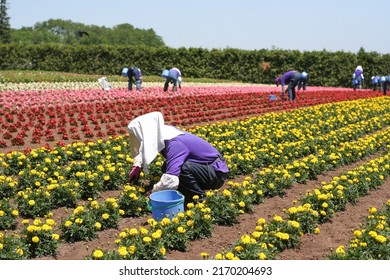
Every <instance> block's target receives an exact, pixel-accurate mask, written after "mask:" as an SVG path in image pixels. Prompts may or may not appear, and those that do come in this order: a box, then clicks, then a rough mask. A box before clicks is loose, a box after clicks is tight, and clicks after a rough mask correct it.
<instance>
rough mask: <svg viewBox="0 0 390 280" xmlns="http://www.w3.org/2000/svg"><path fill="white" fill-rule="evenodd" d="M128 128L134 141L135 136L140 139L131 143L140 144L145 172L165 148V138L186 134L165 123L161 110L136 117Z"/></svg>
mask: <svg viewBox="0 0 390 280" xmlns="http://www.w3.org/2000/svg"><path fill="white" fill-rule="evenodd" d="M128 129H129V131H130V137H131V138H130V141H131V142H134V141H132V140H135V138H136V139H137V140H138V143H131V145H132V146H133V145H135V146H137V144H138V145H139V154H140V155H141V157H142V163H143V166H144V171H145V172H148V165H149V164H150V163H151V162H152V161H153V160H154V159H155V158H156V156H157V154H158V153H159V152H160V151H161V150H162V149H164V148H165V143H164V140H170V139H172V138H174V137H176V136H178V135H180V134H184V133H183V132H182V131H180V130H178V129H177V128H175V127H173V126H169V125H165V124H164V118H163V115H162V114H161V113H160V112H151V113H147V114H145V115H142V116H139V117H137V118H135V119H134V120H132V121H131V122H130V123H129V125H128ZM134 136H135V138H134ZM133 147H134V146H133ZM133 149H134V148H133Z"/></svg>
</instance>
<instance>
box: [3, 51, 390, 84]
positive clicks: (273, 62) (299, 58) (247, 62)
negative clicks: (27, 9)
mask: <svg viewBox="0 0 390 280" xmlns="http://www.w3.org/2000/svg"><path fill="white" fill-rule="evenodd" d="M0 53H1V56H0V69H1V70H22V69H30V70H45V71H61V72H72V73H80V74H99V75H115V74H118V75H119V74H120V71H121V69H122V67H124V66H128V65H135V66H137V67H139V68H141V69H142V72H143V74H144V75H146V76H147V75H153V76H154V75H160V73H161V71H162V70H163V69H164V68H170V67H178V68H179V69H180V70H181V71H182V75H183V78H185V77H192V78H213V79H227V80H239V81H243V82H252V83H272V82H273V80H274V78H275V77H276V76H279V75H281V74H283V73H284V72H286V71H288V70H290V69H295V70H298V71H303V70H305V71H306V72H308V73H309V75H310V76H309V77H310V81H309V84H310V85H318V86H346V87H350V86H351V80H352V73H353V71H354V70H355V68H356V66H357V65H362V66H363V69H364V73H365V78H366V81H367V82H366V83H365V86H366V87H369V86H370V82H369V81H370V77H371V76H372V75H388V74H389V71H390V70H389V66H390V54H379V53H377V52H365V51H364V50H363V49H361V50H360V51H359V52H358V53H351V52H344V51H338V52H329V51H326V50H323V51H304V52H300V51H296V50H280V49H277V50H266V49H260V50H253V51H247V50H239V49H230V48H227V49H211V50H208V49H202V48H188V49H187V48H179V49H173V48H167V47H164V48H151V47H112V46H68V45H58V44H43V45H20V44H6V45H4V44H3V45H0Z"/></svg>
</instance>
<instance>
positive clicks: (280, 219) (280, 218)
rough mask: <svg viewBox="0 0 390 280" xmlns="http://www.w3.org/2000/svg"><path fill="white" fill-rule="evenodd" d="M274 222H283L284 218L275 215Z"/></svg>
mask: <svg viewBox="0 0 390 280" xmlns="http://www.w3.org/2000/svg"><path fill="white" fill-rule="evenodd" d="M273 220H274V221H275V222H283V218H282V217H281V216H279V215H275V216H274V218H273Z"/></svg>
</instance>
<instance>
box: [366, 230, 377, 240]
mask: <svg viewBox="0 0 390 280" xmlns="http://www.w3.org/2000/svg"><path fill="white" fill-rule="evenodd" d="M368 234H369V235H370V236H371V237H373V238H375V237H376V236H377V235H378V234H377V233H376V232H375V231H373V230H371V231H370V232H369V233H368Z"/></svg>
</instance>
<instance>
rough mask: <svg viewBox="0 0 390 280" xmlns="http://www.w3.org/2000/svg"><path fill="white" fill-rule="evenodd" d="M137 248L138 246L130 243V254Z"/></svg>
mask: <svg viewBox="0 0 390 280" xmlns="http://www.w3.org/2000/svg"><path fill="white" fill-rule="evenodd" d="M135 250H136V247H135V246H134V245H130V246H129V248H128V251H129V252H130V254H134V253H135Z"/></svg>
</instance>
